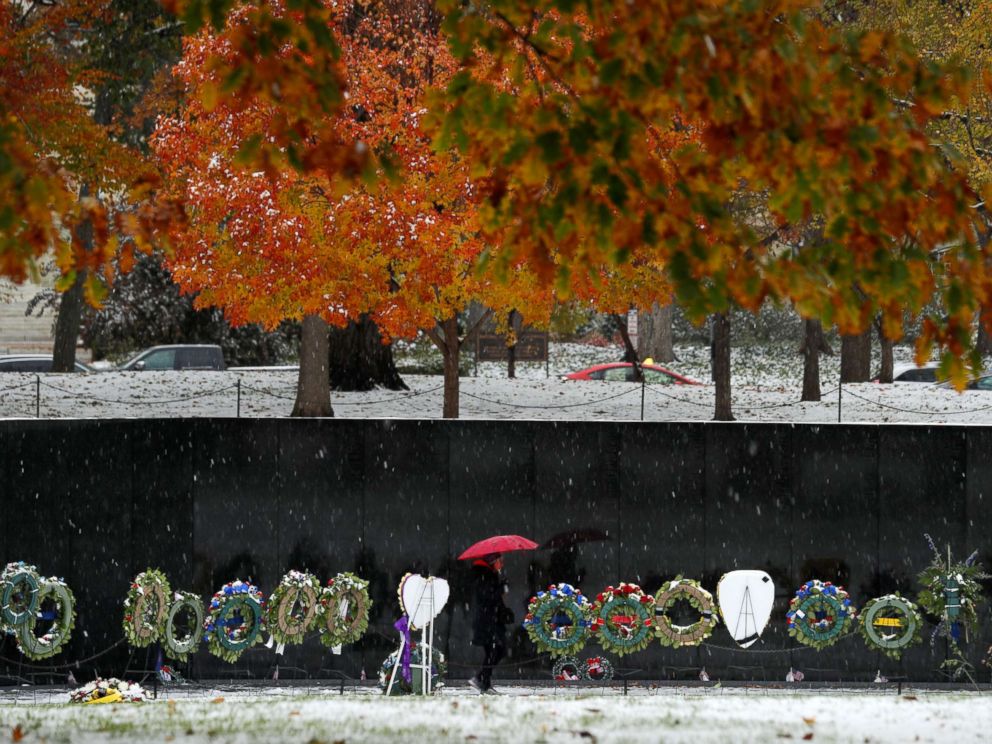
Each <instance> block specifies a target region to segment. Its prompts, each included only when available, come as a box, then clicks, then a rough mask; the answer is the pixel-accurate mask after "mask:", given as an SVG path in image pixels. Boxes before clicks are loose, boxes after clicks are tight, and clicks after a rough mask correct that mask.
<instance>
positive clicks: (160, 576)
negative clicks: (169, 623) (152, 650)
mask: <svg viewBox="0 0 992 744" xmlns="http://www.w3.org/2000/svg"><path fill="white" fill-rule="evenodd" d="M171 601H172V589H170V588H169V580H168V579H167V578H166V576H165V574H164V573H162V572H161V571H159V570H158V569H154V568H149V569H148V570H146V571H143V572H141V573H139V574H138V575H137V576H135V577H134V580H133V581H132V582H131V588H130V589H129V590H128V593H127V597H125V598H124V623H123V624H124V637H125V638H126V639H127V642H128V644H129V645H130V646H132V647H133V648H145V647H146V646H150V645H151V644H153V643H155V642H156V641H158V640H160V639H161V638H162V637H163V635H164V634H165V621H166V616H167V615H168V614H169V605H170V602H171Z"/></svg>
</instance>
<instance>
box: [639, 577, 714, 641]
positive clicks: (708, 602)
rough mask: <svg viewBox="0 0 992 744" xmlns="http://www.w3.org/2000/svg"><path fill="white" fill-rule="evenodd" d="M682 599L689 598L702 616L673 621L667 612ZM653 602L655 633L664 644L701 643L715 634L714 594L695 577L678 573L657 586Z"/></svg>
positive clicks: (686, 599) (690, 602)
mask: <svg viewBox="0 0 992 744" xmlns="http://www.w3.org/2000/svg"><path fill="white" fill-rule="evenodd" d="M679 601H685V602H688V603H689V604H690V605H691V606H692V608H693V609H694V610H696V611H697V612H698V613H699V619H698V620H696V621H695V622H693V623H691V624H689V625H676V624H675V623H673V622H672V618H671V617H670V616H669V614H668V613H669V611H670V610H671V609H672V608H673V607H674V606H675V604H676V603H677V602H679ZM654 603H655V633H656V634H657V636H658V640H659V641H661V645H662V646H671V647H673V648H681V647H682V646H698V645H699V644H700V643H702V642H703V641H705V640H706V639H707V638H709V637H710V635H712V633H713V629H714V628H715V627H716V625H717V623H718V622H719V617H718V615H717V611H716V604H714V602H713V595H712V594H710V593H709V592H708V591H706V590H705V589H703V587H702V586H701V585H700V584H699V582H698V581H693V580H692V579H683V578H682V577H681V576H677V577H675V578H674V579H673V580H672V581H669V582H668V583H667V584H665V585H664V586H662V587H661V589H659V590H658V593H657V594H656V595H655V597H654Z"/></svg>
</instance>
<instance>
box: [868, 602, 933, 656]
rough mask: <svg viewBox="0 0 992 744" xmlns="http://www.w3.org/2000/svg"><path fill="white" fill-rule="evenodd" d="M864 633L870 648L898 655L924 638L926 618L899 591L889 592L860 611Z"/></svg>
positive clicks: (890, 654)
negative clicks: (924, 619) (923, 630)
mask: <svg viewBox="0 0 992 744" xmlns="http://www.w3.org/2000/svg"><path fill="white" fill-rule="evenodd" d="M859 620H860V625H861V635H862V637H863V638H864V639H865V645H867V646H868V648H871V649H875V650H877V651H881V652H882V653H884V654H885V655H886V656H890V657H892V658H893V659H898V658H899V657H901V656H902V652H903V651H905V650H906V649H907V648H909V647H910V646H912V645H914V644H917V643H919V642H920V641H921V637H920V628H921V627H922V625H923V618H922V617H920V611H919V610H918V609H917V608H916V605H915V604H913V603H912V602H910V601H909V600H908V599H903V598H902V597H900V596H899V595H898V594H886V595H885V596H884V597H878V598H876V599H873V600H871V601H869V602H868V604H866V605H865V606H864V607H862V608H861V612H860V617H859Z"/></svg>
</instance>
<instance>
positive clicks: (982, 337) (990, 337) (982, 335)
mask: <svg viewBox="0 0 992 744" xmlns="http://www.w3.org/2000/svg"><path fill="white" fill-rule="evenodd" d="M983 317H986V318H989V320H990V321H992V312H990V310H989V309H987V308H986V307H985V306H984V305H983V306H982V309H981V311H980V312H979V313H978V336H977V337H976V338H975V349H976V350H977V351H978V353H979V354H981V355H982V356H983V357H987V356H992V333H989V331H988V329H987V328H986V327H985V324H984V323H983V322H982V318H983Z"/></svg>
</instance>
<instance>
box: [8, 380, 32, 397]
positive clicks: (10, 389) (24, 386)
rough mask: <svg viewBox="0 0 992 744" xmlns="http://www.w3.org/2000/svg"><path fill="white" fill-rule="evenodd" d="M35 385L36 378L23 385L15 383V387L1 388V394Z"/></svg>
mask: <svg viewBox="0 0 992 744" xmlns="http://www.w3.org/2000/svg"><path fill="white" fill-rule="evenodd" d="M33 385H34V380H32V381H31V382H25V383H24V384H23V385H14V387H9V388H0V395H2V394H4V393H10V392H13V391H14V390H20V389H21V388H26V387H32V386H33Z"/></svg>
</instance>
